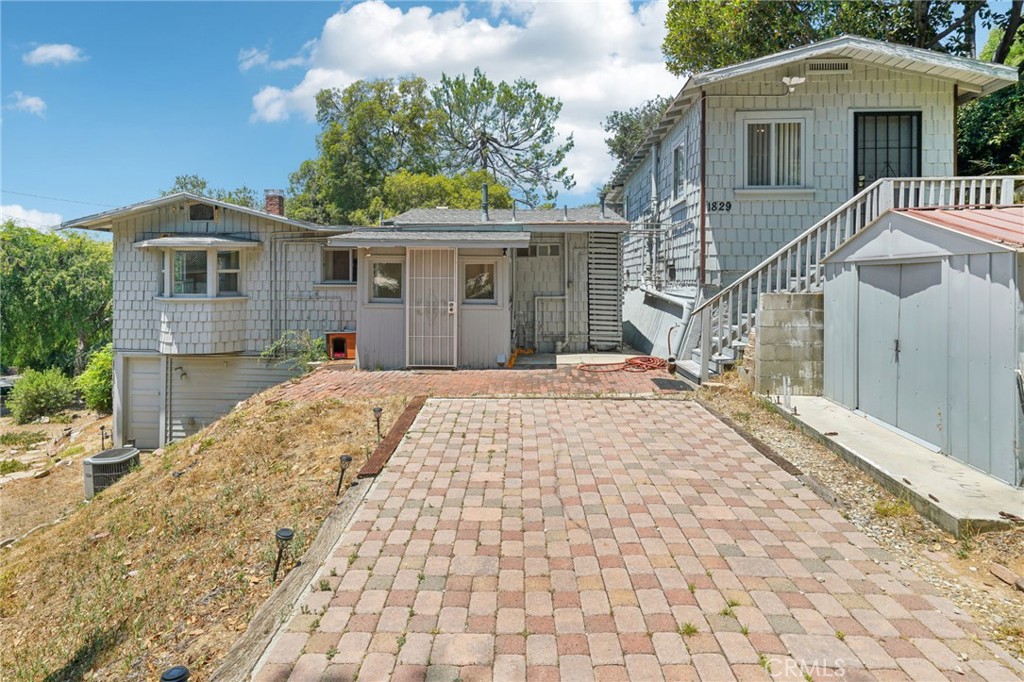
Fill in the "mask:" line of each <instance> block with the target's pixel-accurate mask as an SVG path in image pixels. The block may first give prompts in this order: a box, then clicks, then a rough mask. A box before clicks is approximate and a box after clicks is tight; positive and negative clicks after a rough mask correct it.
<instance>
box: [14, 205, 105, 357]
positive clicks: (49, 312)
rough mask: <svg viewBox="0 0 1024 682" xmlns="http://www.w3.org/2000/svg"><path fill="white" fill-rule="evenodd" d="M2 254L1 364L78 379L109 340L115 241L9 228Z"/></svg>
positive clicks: (16, 227) (19, 227)
mask: <svg viewBox="0 0 1024 682" xmlns="http://www.w3.org/2000/svg"><path fill="white" fill-rule="evenodd" d="M0 251H2V253H3V258H0V283H2V286H0V309H2V310H3V315H2V316H0V356H2V358H3V363H4V364H6V365H14V366H17V367H19V368H29V367H32V368H45V367H52V366H58V367H60V368H62V369H63V370H65V371H69V370H74V371H75V372H76V373H77V372H80V371H81V370H82V368H83V367H84V365H85V360H86V357H87V355H88V351H89V350H90V349H91V348H93V347H95V346H98V345H102V344H104V343H106V342H107V341H109V340H110V338H111V311H112V292H113V279H114V278H113V250H112V247H111V244H110V242H101V241H96V240H93V239H90V238H88V237H86V236H84V235H80V234H70V235H66V236H65V235H60V234H53V233H45V232H40V231H38V230H35V229H32V228H29V227H21V226H19V225H16V224H15V223H14V222H13V221H6V222H4V223H3V225H2V226H0Z"/></svg>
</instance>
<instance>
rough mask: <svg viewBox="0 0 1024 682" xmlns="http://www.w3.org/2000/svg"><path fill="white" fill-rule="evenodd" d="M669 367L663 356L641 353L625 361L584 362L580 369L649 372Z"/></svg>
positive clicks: (585, 370)
mask: <svg viewBox="0 0 1024 682" xmlns="http://www.w3.org/2000/svg"><path fill="white" fill-rule="evenodd" d="M667 367H668V363H666V362H665V361H664V360H663V359H661V358H655V357H652V356H650V355H641V356H639V357H635V358H629V359H628V360H626V361H624V362H605V363H589V364H588V363H583V364H581V365H580V366H579V369H580V371H581V372H647V371H649V370H658V369H666V368H667Z"/></svg>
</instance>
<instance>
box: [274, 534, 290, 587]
mask: <svg viewBox="0 0 1024 682" xmlns="http://www.w3.org/2000/svg"><path fill="white" fill-rule="evenodd" d="M294 537H295V533H294V531H292V529H291V528H278V529H277V532H276V533H274V538H275V539H276V540H277V561H276V562H275V563H274V574H273V575H272V576H270V582H272V583H273V582H277V569H279V568H280V567H281V555H282V554H284V548H285V547H287V546H288V543H290V542H291V541H292V538H294Z"/></svg>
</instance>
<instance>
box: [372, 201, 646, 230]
mask: <svg viewBox="0 0 1024 682" xmlns="http://www.w3.org/2000/svg"><path fill="white" fill-rule="evenodd" d="M604 214H605V217H604V218H602V217H601V208H600V207H599V206H584V207H581V208H570V209H563V208H543V209H533V210H527V211H516V212H515V214H514V216H513V213H512V210H511V209H508V208H492V209H490V211H489V212H488V217H489V219H488V221H487V222H484V221H483V219H482V217H483V216H481V214H480V210H479V209H466V208H414V209H412V210H409V211H406V212H405V213H402V214H400V215H397V216H395V217H394V218H391V219H390V220H386V221H384V223H385V224H386V225H398V226H416V225H474V226H475V225H480V226H485V225H486V226H492V225H493V226H502V225H508V226H516V227H522V226H523V225H558V224H562V225H564V224H566V223H569V224H572V223H575V224H577V225H579V224H588V225H589V224H593V225H598V224H601V225H614V224H616V223H621V224H623V225H628V223H627V222H626V219H625V218H623V217H622V216H620V215H619V214H618V213H615V212H614V211H611V210H608V209H607V208H606V209H605V212H604ZM566 216H568V219H566Z"/></svg>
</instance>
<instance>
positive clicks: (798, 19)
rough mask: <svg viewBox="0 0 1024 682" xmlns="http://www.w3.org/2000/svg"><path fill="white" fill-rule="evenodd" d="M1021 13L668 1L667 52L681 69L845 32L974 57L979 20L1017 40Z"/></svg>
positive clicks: (897, 4) (977, 7)
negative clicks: (1015, 37) (1015, 36)
mask: <svg viewBox="0 0 1024 682" xmlns="http://www.w3.org/2000/svg"><path fill="white" fill-rule="evenodd" d="M1020 17H1021V0H1013V2H1011V6H1010V9H1009V10H1008V11H1007V12H997V11H994V10H993V9H992V7H991V6H990V5H989V4H988V3H986V2H980V1H978V0H961V1H960V2H947V1H942V0H779V1H777V2H751V1H749V0H669V9H668V14H667V15H666V19H665V25H666V28H667V29H668V31H667V34H666V36H665V41H664V42H663V43H662V52H663V53H664V54H665V60H666V66H667V67H668V69H669V71H671V72H672V73H675V74H683V73H689V72H695V71H705V70H708V69H713V68H717V67H721V66H726V65H728V64H734V63H736V62H741V61H744V60H747V59H754V58H756V57H762V56H764V55H767V54H771V53H773V52H778V51H780V50H784V49H788V48H791V47H797V46H799V45H806V44H808V43H812V42H815V41H819V40H824V39H826V38H833V37H835V36H839V35H843V34H845V33H852V34H856V35H862V36H865V37H867V38H876V39H879V40H887V41H890V42H896V43H903V44H906V45H913V46H916V47H923V48H929V49H937V50H943V51H946V52H952V53H954V54H959V55H966V56H973V55H974V53H975V47H976V46H975V35H976V33H977V27H978V25H982V26H985V27H996V28H999V29H1004V30H1005V31H1008V32H1009V38H1008V40H1009V43H1008V44H1012V41H1013V37H1014V35H1015V34H1016V32H1017V30H1018V28H1019V25H1020ZM1003 51H1006V52H1008V50H1003ZM1003 51H1001V50H998V49H997V50H996V51H995V52H994V53H993V60H994V61H997V62H999V63H1002V62H1003V61H1004V60H1005V56H1006V55H1005V54H1003Z"/></svg>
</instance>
